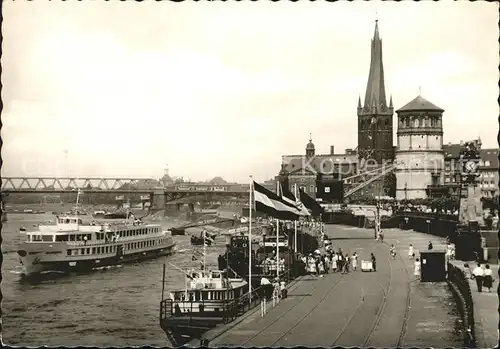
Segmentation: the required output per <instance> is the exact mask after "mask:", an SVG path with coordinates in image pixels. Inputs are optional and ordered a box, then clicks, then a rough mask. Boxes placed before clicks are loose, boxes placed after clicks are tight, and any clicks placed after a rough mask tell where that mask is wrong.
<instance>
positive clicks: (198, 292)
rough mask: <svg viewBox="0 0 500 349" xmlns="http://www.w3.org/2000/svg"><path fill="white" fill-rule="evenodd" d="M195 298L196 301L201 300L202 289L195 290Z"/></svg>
mask: <svg viewBox="0 0 500 349" xmlns="http://www.w3.org/2000/svg"><path fill="white" fill-rule="evenodd" d="M194 299H195V300H196V301H199V300H200V291H194Z"/></svg>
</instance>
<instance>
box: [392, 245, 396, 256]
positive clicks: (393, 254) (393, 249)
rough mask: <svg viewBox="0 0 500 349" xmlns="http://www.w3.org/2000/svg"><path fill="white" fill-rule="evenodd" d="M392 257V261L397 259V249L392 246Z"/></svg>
mask: <svg viewBox="0 0 500 349" xmlns="http://www.w3.org/2000/svg"><path fill="white" fill-rule="evenodd" d="M391 257H392V259H396V247H394V245H391Z"/></svg>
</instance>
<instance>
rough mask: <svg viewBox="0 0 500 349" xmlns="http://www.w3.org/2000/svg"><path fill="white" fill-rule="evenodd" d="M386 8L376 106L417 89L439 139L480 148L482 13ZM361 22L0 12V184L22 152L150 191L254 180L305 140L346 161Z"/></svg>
mask: <svg viewBox="0 0 500 349" xmlns="http://www.w3.org/2000/svg"><path fill="white" fill-rule="evenodd" d="M397 5H398V6H395V4H390V3H383V4H382V5H379V10H380V11H379V12H380V15H381V20H380V22H379V25H380V31H381V34H382V38H383V45H384V69H385V73H386V76H385V81H386V90H387V95H388V97H389V95H390V94H393V97H394V98H393V99H394V103H395V107H396V108H397V107H400V106H402V105H404V104H406V103H407V102H408V101H410V100H412V99H413V98H415V96H416V94H417V93H418V86H422V88H423V95H424V96H425V97H426V98H427V99H429V100H430V101H432V102H433V103H435V104H437V105H439V106H441V107H442V108H444V109H445V110H446V113H445V120H446V121H445V124H446V129H445V138H447V139H450V140H457V139H460V138H463V139H467V138H471V137H475V136H476V133H480V134H481V136H482V138H483V142H484V143H485V146H494V145H495V144H496V143H494V142H495V136H494V132H492V131H491V130H493V129H495V130H496V128H497V124H496V121H494V120H493V115H495V117H496V115H498V105H497V104H496V95H497V94H498V89H497V81H498V75H497V74H498V72H497V66H496V65H497V62H498V50H497V41H496V37H497V34H498V32H497V24H496V23H497V18H496V16H497V14H495V15H491V8H490V6H486V5H484V4H466V3H460V4H457V3H450V4H442V3H439V4H437V3H433V4H432V5H433V6H432V9H433V11H429V9H430V7H429V5H427V4H397ZM470 5H474V7H472V6H470ZM201 6H204V7H203V8H202V7H201ZM426 6H428V7H429V9H428V8H427V7H426ZM374 13H375V5H373V4H371V3H345V4H340V3H339V4H335V5H332V4H328V3H324V4H320V3H314V4H312V3H308V2H307V3H306V2H305V3H300V2H299V3H296V4H285V3H283V4H274V3H263V2H260V3H243V2H241V3H240V2H233V3H206V4H205V3H204V4H193V5H183V6H178V4H173V3H166V2H164V3H153V2H150V3H148V2H146V3H143V4H140V5H138V4H135V3H131V2H128V3H116V4H114V3H95V2H92V3H78V4H76V5H74V4H70V3H60V4H59V3H47V4H42V3H37V4H35V3H29V4H28V3H23V2H16V3H9V4H7V5H6V6H5V16H4V17H5V20H4V27H3V31H4V52H3V57H2V64H3V66H4V68H5V69H4V74H3V76H2V82H3V85H4V90H3V91H2V99H3V101H4V105H5V109H4V113H3V115H2V118H3V122H4V127H3V129H2V136H3V137H4V141H5V143H4V148H3V157H4V159H5V163H4V168H3V170H2V172H3V173H9V174H10V175H22V174H24V173H25V172H26V169H25V167H23V165H22V163H21V162H20V160H19V158H20V156H19V154H22V158H28V159H37V160H36V161H39V162H43V163H50V162H51V161H52V162H54V164H55V165H50V166H48V165H43V166H41V165H40V166H38V170H39V171H40V175H51V174H52V173H51V171H56V169H57V171H60V172H64V171H63V170H61V168H65V166H66V167H69V168H70V169H68V170H67V172H68V171H70V170H71V171H72V172H71V173H78V174H81V175H88V176H90V175H95V174H96V173H99V174H100V175H106V176H145V177H150V176H155V175H157V176H158V175H161V173H162V170H163V166H164V164H165V163H168V164H169V167H170V170H171V172H172V174H173V175H181V176H184V177H191V178H193V179H207V178H208V177H214V176H216V175H221V176H223V177H225V178H226V179H229V180H246V178H247V176H248V174H253V175H255V176H256V178H261V179H267V177H270V176H272V175H274V174H275V173H276V172H277V171H278V170H279V161H280V158H281V155H282V154H286V153H299V154H301V153H303V152H304V147H305V144H306V143H307V141H308V137H309V133H310V132H311V133H312V134H313V140H314V142H315V144H316V148H317V151H318V152H328V149H329V146H330V145H335V148H336V149H337V151H341V150H343V149H345V148H355V147H356V143H357V129H356V128H357V116H356V107H357V98H358V94H361V96H362V97H364V91H365V88H366V80H367V77H368V69H369V62H370V52H369V50H370V40H371V38H372V35H373V17H374ZM471 13H474V16H472V15H471ZM445 19H446V25H443V21H444V20H445ZM465 19H467V21H468V25H467V26H464V25H463V23H464V20H465ZM401 23H404V26H402V25H401ZM464 27H466V28H465V29H464ZM494 34H496V35H494ZM477 37H482V38H490V39H491V38H493V39H494V40H493V42H491V43H487V42H485V40H482V41H481V42H478V41H477ZM486 41H487V40H486ZM471 115H475V116H477V115H480V116H481V118H478V117H476V118H475V119H472V118H471ZM452 120H453V121H452ZM471 120H474V122H473V123H474V124H475V125H474V126H473V127H474V128H475V129H473V127H464V125H471V123H472V121H471ZM472 133H474V134H472ZM64 149H68V156H67V157H68V159H67V161H63V160H60V159H63V158H64V154H63V150H64ZM40 159H41V160H40ZM242 159H243V160H242ZM64 162H65V163H66V165H65V166H62V165H60V164H61V163H64ZM68 164H69V165H68ZM35 168H37V167H36V166H35ZM29 172H30V173H33V170H32V169H30V170H29ZM94 172H95V173H94ZM259 176H260V177H259Z"/></svg>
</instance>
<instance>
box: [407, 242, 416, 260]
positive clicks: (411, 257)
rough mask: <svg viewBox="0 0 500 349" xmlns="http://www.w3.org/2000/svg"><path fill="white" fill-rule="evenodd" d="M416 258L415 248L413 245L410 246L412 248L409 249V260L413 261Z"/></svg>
mask: <svg viewBox="0 0 500 349" xmlns="http://www.w3.org/2000/svg"><path fill="white" fill-rule="evenodd" d="M413 258H415V248H414V247H413V245H412V244H410V247H409V248H408V259H413Z"/></svg>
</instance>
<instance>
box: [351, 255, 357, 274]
mask: <svg viewBox="0 0 500 349" xmlns="http://www.w3.org/2000/svg"><path fill="white" fill-rule="evenodd" d="M351 259H352V270H353V271H356V270H357V269H358V254H357V253H356V252H354V253H353V254H352V257H351Z"/></svg>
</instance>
